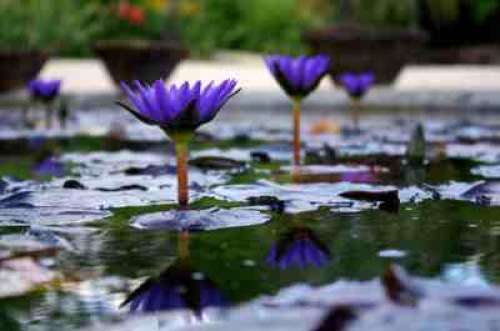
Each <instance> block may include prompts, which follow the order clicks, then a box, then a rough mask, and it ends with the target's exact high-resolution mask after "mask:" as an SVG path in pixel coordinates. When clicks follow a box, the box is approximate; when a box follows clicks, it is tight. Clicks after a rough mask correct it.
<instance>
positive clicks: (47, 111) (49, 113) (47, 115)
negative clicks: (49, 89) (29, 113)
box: [45, 103, 53, 129]
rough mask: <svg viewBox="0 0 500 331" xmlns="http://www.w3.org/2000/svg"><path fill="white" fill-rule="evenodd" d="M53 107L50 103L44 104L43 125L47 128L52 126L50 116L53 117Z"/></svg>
mask: <svg viewBox="0 0 500 331" xmlns="http://www.w3.org/2000/svg"><path fill="white" fill-rule="evenodd" d="M52 113H53V108H52V104H51V103H48V104H46V105H45V127H46V128H47V129H51V128H52V118H53V114H52Z"/></svg>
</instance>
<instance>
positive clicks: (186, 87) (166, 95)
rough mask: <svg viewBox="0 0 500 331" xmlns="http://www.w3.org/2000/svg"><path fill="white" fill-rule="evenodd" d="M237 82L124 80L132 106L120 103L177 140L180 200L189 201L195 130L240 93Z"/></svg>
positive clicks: (124, 88) (142, 119)
mask: <svg viewBox="0 0 500 331" xmlns="http://www.w3.org/2000/svg"><path fill="white" fill-rule="evenodd" d="M236 85H237V82H236V81H235V80H233V79H227V80H225V81H223V82H222V83H220V84H218V85H217V84H214V83H213V82H212V83H210V84H208V85H206V86H203V84H202V83H201V82H200V81H197V82H196V83H194V84H189V83H188V82H185V83H184V84H182V85H180V86H177V85H175V84H172V85H170V86H169V87H167V86H166V85H165V83H164V81H162V80H157V81H156V82H154V83H153V85H152V86H149V85H143V84H141V83H140V82H138V81H136V82H135V83H134V85H133V86H128V85H127V84H125V83H122V88H123V91H124V92H125V94H126V96H127V97H128V99H129V101H130V102H131V104H132V106H130V105H128V104H125V103H122V102H118V104H119V105H120V106H122V107H123V108H125V109H126V110H128V111H129V112H130V113H131V114H132V115H134V116H135V117H136V118H138V119H139V120H140V121H142V122H143V123H146V124H148V125H156V126H158V127H160V128H161V129H162V130H163V131H164V132H165V133H166V134H167V135H168V136H169V137H170V138H171V139H172V140H173V141H174V143H175V146H176V155H177V177H178V200H179V204H180V205H181V207H186V206H187V204H188V192H187V159H188V143H189V141H190V140H191V138H192V136H193V134H194V131H195V130H196V129H197V128H199V127H200V126H201V125H203V124H205V123H207V122H209V121H211V120H212V119H214V117H215V116H216V115H217V113H218V112H219V110H220V109H221V108H222V107H223V106H224V105H225V104H226V103H227V101H228V100H229V99H231V97H233V96H234V95H235V94H237V93H238V92H239V91H240V89H236Z"/></svg>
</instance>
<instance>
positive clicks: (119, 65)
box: [93, 40, 188, 84]
mask: <svg viewBox="0 0 500 331" xmlns="http://www.w3.org/2000/svg"><path fill="white" fill-rule="evenodd" d="M93 48H94V51H95V53H96V54H97V55H99V56H100V57H101V58H102V60H103V61H104V64H105V65H106V68H107V69H108V71H109V73H110V75H111V77H112V78H113V80H114V82H115V83H117V84H119V83H120V82H122V81H123V82H128V83H130V82H132V81H134V80H139V81H141V82H145V83H153V82H154V81H155V80H157V79H159V78H164V79H166V78H168V77H169V76H170V74H171V73H172V71H173V70H174V69H175V67H176V66H177V64H178V63H179V62H180V61H181V60H182V59H184V58H186V57H187V56H188V52H187V50H186V49H185V48H183V47H182V46H181V45H179V44H178V43H174V42H166V41H147V40H103V41H99V42H97V43H96V44H95V45H94V47H93Z"/></svg>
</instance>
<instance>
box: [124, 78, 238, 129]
mask: <svg viewBox="0 0 500 331" xmlns="http://www.w3.org/2000/svg"><path fill="white" fill-rule="evenodd" d="M121 85H122V88H123V91H124V92H125V93H126V95H127V97H128V99H129V100H130V102H131V103H132V104H133V106H134V107H135V109H132V108H130V107H128V106H126V105H124V104H122V103H120V105H121V106H122V107H124V108H125V109H127V110H128V111H130V112H131V113H132V114H133V115H134V116H136V117H137V118H138V119H140V120H141V121H142V122H144V123H146V124H150V125H158V126H160V127H161V128H163V129H164V130H165V131H166V132H167V133H169V134H171V133H174V132H178V131H194V130H195V129H197V128H198V127H199V126H200V125H202V124H204V123H207V122H209V121H211V120H212V119H213V118H214V117H215V115H217V113H218V112H219V110H220V109H221V108H222V107H223V106H224V105H225V104H226V102H227V101H228V100H229V99H230V98H231V97H233V96H234V95H235V94H236V93H238V92H239V91H240V90H239V89H236V90H235V88H236V85H237V82H236V81H235V80H233V79H227V80H225V81H223V82H222V83H221V84H219V85H215V84H214V83H213V82H212V83H210V84H208V85H206V86H204V87H203V86H202V83H201V82H200V81H197V82H196V83H194V84H192V85H190V84H189V83H188V82H185V83H184V84H182V85H181V86H177V85H174V84H172V85H170V87H168V88H167V87H166V86H165V83H164V82H163V81H162V80H157V81H156V82H154V83H153V85H152V86H147V85H146V86H145V85H143V84H141V83H140V82H138V81H136V82H134V87H135V89H132V88H131V87H129V86H128V85H127V84H125V83H122V84H121Z"/></svg>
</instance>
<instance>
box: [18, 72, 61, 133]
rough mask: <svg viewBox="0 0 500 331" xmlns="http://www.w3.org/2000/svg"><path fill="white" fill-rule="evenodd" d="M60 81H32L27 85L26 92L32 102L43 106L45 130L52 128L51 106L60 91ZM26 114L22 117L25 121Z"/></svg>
mask: <svg viewBox="0 0 500 331" xmlns="http://www.w3.org/2000/svg"><path fill="white" fill-rule="evenodd" d="M61 83H62V82H61V81H60V80H42V79H33V80H31V81H30V82H29V83H28V86H27V88H28V92H29V94H30V95H31V98H32V99H33V100H34V101H40V102H42V103H43V104H44V105H45V118H46V119H45V121H46V126H47V128H50V127H52V118H53V107H52V106H53V105H52V103H53V102H54V100H55V99H57V97H58V96H59V93H60V91H61ZM27 116H28V115H27V114H25V115H24V117H25V121H27Z"/></svg>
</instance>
